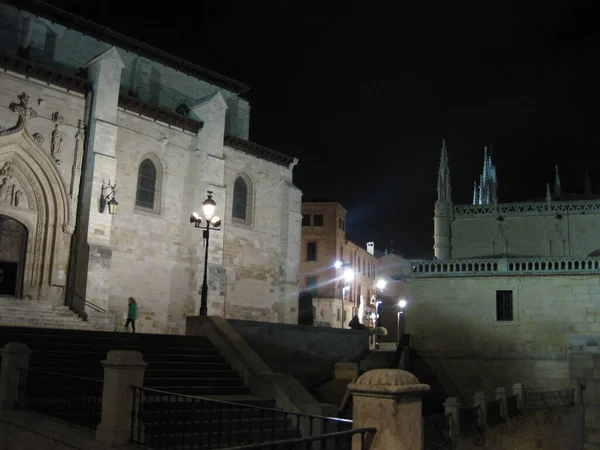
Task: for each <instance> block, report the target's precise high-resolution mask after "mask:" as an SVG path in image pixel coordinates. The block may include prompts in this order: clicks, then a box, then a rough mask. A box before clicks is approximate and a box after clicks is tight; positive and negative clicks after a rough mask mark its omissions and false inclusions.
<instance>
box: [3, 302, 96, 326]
mask: <svg viewBox="0 0 600 450" xmlns="http://www.w3.org/2000/svg"><path fill="white" fill-rule="evenodd" d="M0 326H13V327H14V326H17V327H44V328H58V329H80V330H85V329H90V325H89V324H88V323H86V322H84V321H83V320H82V319H81V317H79V316H78V315H77V314H75V313H74V312H72V311H71V310H70V309H69V307H68V306H54V305H52V304H50V303H48V302H45V301H40V300H26V299H16V298H14V297H0Z"/></svg>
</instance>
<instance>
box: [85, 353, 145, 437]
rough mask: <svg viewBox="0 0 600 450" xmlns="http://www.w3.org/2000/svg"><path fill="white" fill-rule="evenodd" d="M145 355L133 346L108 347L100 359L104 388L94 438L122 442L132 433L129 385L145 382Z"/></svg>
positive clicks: (131, 397)
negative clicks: (132, 347) (129, 347)
mask: <svg viewBox="0 0 600 450" xmlns="http://www.w3.org/2000/svg"><path fill="white" fill-rule="evenodd" d="M147 365H148V364H146V363H145V362H144V357H143V356H142V354H141V353H140V352H136V351H133V350H111V351H110V352H108V354H107V355H106V359H105V360H104V361H102V366H103V367H104V389H103V391H102V418H101V420H100V424H99V425H98V429H97V430H96V439H97V440H99V441H100V442H102V443H104V444H108V445H122V444H125V443H126V442H127V441H128V440H129V437H130V435H131V408H132V404H133V391H132V390H131V386H143V385H144V372H145V370H146V366H147Z"/></svg>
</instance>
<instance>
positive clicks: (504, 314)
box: [496, 291, 513, 322]
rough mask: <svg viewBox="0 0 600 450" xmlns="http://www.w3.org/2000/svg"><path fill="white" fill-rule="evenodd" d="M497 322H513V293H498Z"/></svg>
mask: <svg viewBox="0 0 600 450" xmlns="http://www.w3.org/2000/svg"><path fill="white" fill-rule="evenodd" d="M496 320H497V321H498V322H511V321H512V320H513V291H496Z"/></svg>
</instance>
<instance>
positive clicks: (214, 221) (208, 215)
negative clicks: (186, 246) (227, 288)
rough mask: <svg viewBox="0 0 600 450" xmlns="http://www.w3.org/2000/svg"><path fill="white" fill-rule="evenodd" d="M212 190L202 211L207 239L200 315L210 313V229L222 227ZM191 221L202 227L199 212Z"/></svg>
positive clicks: (203, 204) (194, 214) (193, 215)
mask: <svg viewBox="0 0 600 450" xmlns="http://www.w3.org/2000/svg"><path fill="white" fill-rule="evenodd" d="M212 196H213V193H212V191H208V196H207V198H206V200H204V201H203V202H202V213H203V214H204V220H205V221H206V226H205V227H204V229H203V230H202V236H203V237H204V239H205V240H206V242H205V247H204V280H203V281H202V289H201V290H200V315H201V316H207V315H208V284H207V278H208V241H209V237H210V231H211V230H213V231H219V230H220V229H221V219H220V218H219V217H217V216H215V215H214V214H215V206H217V202H215V201H214V200H213V198H212ZM190 223H193V224H194V227H195V228H201V223H202V217H200V215H199V214H198V213H197V212H194V213H192V215H191V216H190Z"/></svg>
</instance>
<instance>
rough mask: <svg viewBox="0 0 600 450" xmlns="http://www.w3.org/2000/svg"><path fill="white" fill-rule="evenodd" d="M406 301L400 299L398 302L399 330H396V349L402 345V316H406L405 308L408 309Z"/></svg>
mask: <svg viewBox="0 0 600 450" xmlns="http://www.w3.org/2000/svg"><path fill="white" fill-rule="evenodd" d="M406 303H407V302H406V300H404V299H400V301H399V302H398V308H399V309H398V329H397V330H396V347H398V346H399V345H400V314H404V308H406Z"/></svg>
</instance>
